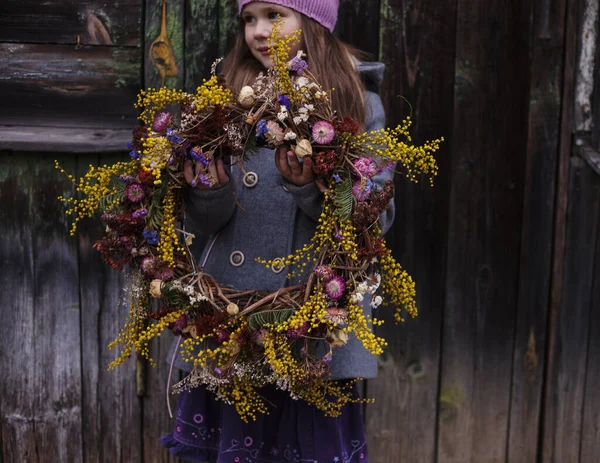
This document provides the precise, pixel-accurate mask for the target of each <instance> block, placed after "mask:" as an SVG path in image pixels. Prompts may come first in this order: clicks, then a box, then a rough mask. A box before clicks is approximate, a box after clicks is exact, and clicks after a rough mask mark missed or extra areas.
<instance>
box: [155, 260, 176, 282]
mask: <svg viewBox="0 0 600 463" xmlns="http://www.w3.org/2000/svg"><path fill="white" fill-rule="evenodd" d="M174 276H175V270H173V269H172V268H171V267H167V265H166V264H162V265H160V266H159V268H157V269H156V270H155V271H154V278H158V279H159V280H163V281H167V280H170V279H171V278H173V277H174Z"/></svg>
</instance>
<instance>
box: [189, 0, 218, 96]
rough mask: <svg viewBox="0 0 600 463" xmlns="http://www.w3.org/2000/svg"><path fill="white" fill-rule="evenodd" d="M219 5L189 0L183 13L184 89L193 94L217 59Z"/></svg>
mask: <svg viewBox="0 0 600 463" xmlns="http://www.w3.org/2000/svg"><path fill="white" fill-rule="evenodd" d="M218 11H219V8H218V4H217V2H215V1H214V0H190V1H189V2H187V4H186V11H185V85H184V86H185V89H186V91H189V92H193V91H195V90H196V87H198V86H199V85H201V84H202V79H207V78H208V77H209V75H210V67H211V65H212V63H214V62H215V60H216V59H217V58H219V53H218V43H219V41H218V31H219V22H218V21H215V18H216V17H218Z"/></svg>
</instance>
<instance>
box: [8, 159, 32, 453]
mask: <svg viewBox="0 0 600 463" xmlns="http://www.w3.org/2000/svg"><path fill="white" fill-rule="evenodd" d="M16 162H17V161H16V156H15V155H13V154H9V153H6V152H3V153H1V154H0V197H1V198H2V201H0V230H1V235H2V237H3V239H2V240H0V281H1V282H2V283H1V287H2V291H0V314H1V315H2V319H3V323H0V352H1V353H2V354H1V355H0V371H1V373H2V378H3V379H2V381H0V398H1V409H0V433H1V434H0V436H1V437H0V441H1V442H2V455H3V458H4V459H6V460H7V461H11V460H12V461H39V448H38V446H37V445H38V444H37V442H36V430H35V418H34V417H35V415H36V403H35V401H36V397H37V396H38V394H39V393H40V392H39V391H36V389H35V375H36V371H35V364H36V362H35V358H36V350H37V346H36V344H35V343H34V338H35V337H36V333H35V332H34V330H33V326H34V319H35V307H34V292H35V275H34V272H35V268H34V265H35V263H34V251H33V247H34V246H33V240H34V237H33V233H32V229H31V223H32V221H33V218H32V215H34V214H35V213H36V211H35V208H32V207H31V206H30V204H31V199H30V194H29V191H28V187H29V188H30V187H31V186H32V185H31V184H30V185H27V186H26V185H23V183H22V181H21V180H20V178H21V175H22V174H23V173H26V172H28V170H29V169H28V168H24V166H25V165H26V164H25V163H22V164H23V165H22V166H21V169H20V170H18V169H17V167H15V164H16Z"/></svg>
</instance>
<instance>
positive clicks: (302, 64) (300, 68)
mask: <svg viewBox="0 0 600 463" xmlns="http://www.w3.org/2000/svg"><path fill="white" fill-rule="evenodd" d="M306 69H308V64H307V63H306V61H304V60H303V59H302V58H298V57H297V56H296V57H294V58H292V71H294V72H296V74H298V75H299V76H301V75H302V73H303V72H304V71H305V70H306Z"/></svg>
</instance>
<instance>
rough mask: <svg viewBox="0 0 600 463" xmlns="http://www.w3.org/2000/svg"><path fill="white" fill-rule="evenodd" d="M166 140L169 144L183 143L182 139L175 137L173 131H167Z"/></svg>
mask: <svg viewBox="0 0 600 463" xmlns="http://www.w3.org/2000/svg"><path fill="white" fill-rule="evenodd" d="M167 140H169V141H170V142H171V143H177V144H181V143H183V139H182V138H181V137H180V136H179V135H177V134H176V133H175V131H174V130H173V129H167Z"/></svg>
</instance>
